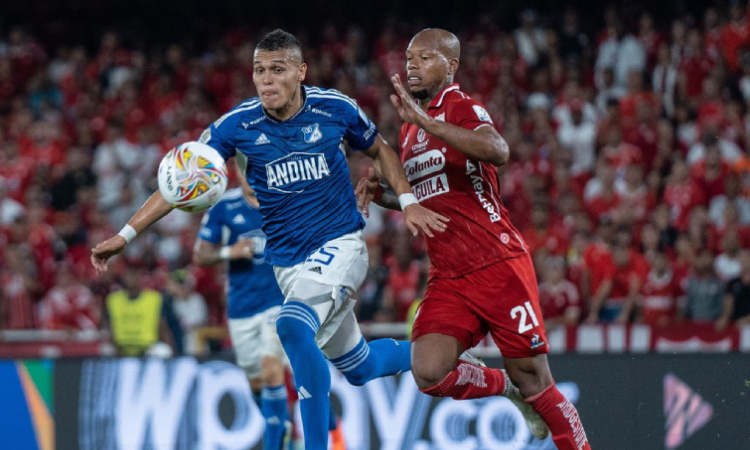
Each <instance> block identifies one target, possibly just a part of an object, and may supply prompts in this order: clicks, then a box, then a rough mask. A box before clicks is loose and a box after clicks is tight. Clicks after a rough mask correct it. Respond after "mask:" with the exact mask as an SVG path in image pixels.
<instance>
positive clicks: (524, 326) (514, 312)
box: [510, 302, 539, 334]
mask: <svg viewBox="0 0 750 450" xmlns="http://www.w3.org/2000/svg"><path fill="white" fill-rule="evenodd" d="M523 305H524V306H525V308H524V306H520V305H519V306H516V307H515V308H513V309H511V310H510V318H511V319H515V318H516V317H518V316H521V317H520V320H519V321H518V334H524V333H525V332H527V331H529V330H531V329H533V328H534V327H536V326H539V321H538V320H537V318H536V314H534V308H532V307H531V303H529V302H526V303H524V304H523ZM526 311H528V314H527V313H526ZM528 316H531V322H532V323H533V324H534V325H531V324H530V323H527V322H526V320H527V319H528Z"/></svg>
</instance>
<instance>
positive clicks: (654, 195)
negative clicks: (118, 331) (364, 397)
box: [0, 3, 750, 329]
mask: <svg viewBox="0 0 750 450" xmlns="http://www.w3.org/2000/svg"><path fill="white" fill-rule="evenodd" d="M579 13H580V11H576V10H575V9H574V8H568V9H566V10H565V13H564V14H562V15H550V16H543V15H542V16H540V15H539V14H538V13H537V12H535V11H532V10H525V11H523V12H522V13H521V14H520V15H519V17H518V21H517V27H516V28H515V29H501V27H500V26H498V25H497V24H495V23H493V21H492V20H489V19H487V18H478V19H476V20H475V21H474V23H468V24H465V26H464V27H463V28H462V29H457V30H452V31H455V32H457V34H458V35H459V37H460V38H461V41H462V45H463V47H462V55H461V70H460V72H459V76H458V79H457V82H458V83H460V85H461V89H462V90H463V91H464V92H466V93H467V94H469V95H471V96H473V97H475V98H477V99H478V100H480V101H481V102H483V103H484V104H485V105H487V107H488V110H489V113H490V115H491V116H492V118H493V120H494V122H495V125H496V127H497V129H498V130H499V131H500V132H501V134H502V135H503V136H504V138H505V139H506V141H507V142H508V144H509V145H510V148H511V161H510V162H509V163H508V164H507V165H506V166H505V167H504V168H503V169H502V174H501V185H502V187H503V190H502V198H503V201H504V203H505V205H506V207H507V208H508V210H509V214H510V219H511V221H512V222H513V223H514V224H515V225H516V227H518V228H519V230H521V231H522V233H523V236H524V238H525V241H526V242H527V244H528V246H529V248H530V250H531V251H532V252H533V255H534V260H535V264H536V268H537V274H538V277H539V281H540V291H541V296H542V304H543V310H544V314H545V321H547V322H548V324H549V325H551V324H563V325H575V324H578V323H601V322H644V323H647V324H651V325H654V326H667V325H669V324H670V323H673V322H674V321H682V320H689V321H696V322H704V323H705V322H710V323H713V324H714V325H715V327H716V328H717V329H725V328H726V327H729V326H735V325H738V324H750V9H749V8H748V7H747V5H745V4H741V3H732V4H728V5H719V7H716V8H714V7H710V8H707V9H705V10H703V11H701V14H700V15H690V16H688V15H686V16H675V17H673V19H672V20H671V21H662V22H657V21H655V20H654V17H653V16H652V15H651V14H649V12H647V11H645V10H644V11H641V12H640V13H639V14H636V15H634V14H630V16H632V17H630V18H628V17H622V14H620V13H621V11H619V10H618V9H616V8H606V9H604V14H603V17H597V20H596V21H595V22H596V23H597V24H598V25H597V29H595V30H593V31H592V30H589V29H588V28H587V27H585V26H584V24H583V21H582V19H581V16H580V14H579ZM589 26H590V24H589ZM413 27H414V25H404V24H401V23H397V22H394V21H386V22H385V23H384V24H383V26H382V27H381V28H380V29H379V31H378V32H377V33H372V32H367V31H365V29H364V28H359V27H357V26H353V25H350V26H346V27H342V26H336V25H334V24H333V23H328V24H326V25H324V26H322V27H321V28H320V29H319V30H318V31H317V32H316V33H315V34H314V35H313V34H312V33H300V37H301V38H302V41H303V43H305V47H306V48H305V60H306V62H307V64H308V72H307V79H306V81H305V84H310V85H318V86H323V87H331V88H335V89H338V90H340V91H341V92H343V93H345V94H347V95H349V96H351V97H353V98H355V99H356V100H357V101H358V103H359V104H360V105H361V106H362V107H363V109H364V110H365V111H366V112H367V113H368V114H369V115H370V116H371V117H372V118H373V119H374V121H375V122H376V123H377V124H378V125H379V127H380V130H381V132H382V134H383V135H384V136H385V137H386V138H387V139H388V140H389V142H391V143H393V144H395V143H397V142H398V133H399V128H400V125H401V123H400V121H399V118H398V116H397V114H396V113H395V110H394V109H393V107H392V106H391V104H390V101H389V98H388V97H389V94H391V93H392V87H391V85H390V82H389V80H388V77H389V75H391V74H393V73H403V72H404V49H405V48H406V44H407V43H408V42H407V41H406V39H407V38H408V37H409V36H411V35H412V34H413V32H414V31H418V30H416V29H412V28H413ZM263 31H267V30H260V29H258V30H253V31H251V32H239V31H237V32H234V31H233V32H229V33H226V34H225V35H222V36H219V37H217V40H216V42H214V43H212V44H211V45H210V48H209V49H208V50H207V51H205V52H194V51H191V47H190V46H187V45H182V44H179V43H173V44H172V43H168V42H165V43H163V44H159V45H154V46H152V47H150V48H148V49H139V48H131V47H129V46H128V45H125V44H123V42H122V40H121V36H120V35H119V34H118V33H117V32H114V31H111V32H106V33H104V34H103V35H102V36H101V40H100V45H99V47H98V49H97V50H96V51H95V52H92V51H89V50H87V49H86V48H84V47H82V46H55V45H54V43H52V42H41V41H39V40H37V39H36V37H35V36H34V34H32V33H31V32H30V31H28V30H27V29H24V28H22V27H13V28H10V29H9V31H8V32H7V33H6V34H5V35H4V36H0V248H2V251H1V252H0V306H1V308H0V310H1V311H2V316H1V320H0V327H1V328H2V329H33V328H46V329H97V328H101V327H104V326H106V325H105V316H106V314H105V308H104V301H105V298H106V296H107V295H108V294H110V293H111V292H112V291H114V290H116V289H119V288H120V287H121V286H123V285H124V284H123V283H125V284H126V283H127V282H125V281H123V280H122V278H123V277H124V275H125V274H126V273H127V272H129V271H131V270H132V268H134V267H137V268H138V269H139V270H138V271H139V272H141V273H140V274H139V276H140V277H141V278H140V281H139V283H141V284H142V286H143V287H144V288H145V287H150V288H153V289H156V290H160V291H162V292H164V293H165V296H170V297H171V298H172V301H171V302H170V304H171V305H172V308H173V310H174V316H175V317H176V321H177V322H181V323H182V324H183V325H184V328H191V327H195V326H196V324H198V325H200V324H222V323H223V322H224V320H225V319H224V309H223V298H224V297H223V283H224V281H223V275H222V273H221V269H220V268H219V269H216V268H200V267H197V266H195V265H192V264H191V249H192V247H193V243H194V240H195V237H196V234H197V231H198V228H199V225H200V220H201V215H200V214H192V215H191V214H187V213H182V212H179V211H176V212H173V213H172V214H171V215H170V216H168V218H166V219H165V220H162V221H161V222H159V223H158V224H157V226H156V227H155V228H154V229H152V230H149V231H148V232H146V233H144V235H142V236H139V237H138V239H136V240H135V241H134V242H133V243H131V244H130V245H129V246H128V249H127V251H126V253H125V254H124V255H123V256H121V257H119V258H116V260H115V261H114V263H113V264H112V267H111V268H110V270H109V271H108V272H106V273H105V274H103V275H102V276H98V277H97V276H95V273H94V270H93V268H92V267H91V264H90V262H89V255H90V249H91V248H92V247H93V245H94V244H95V243H97V242H100V241H101V240H103V239H104V238H106V237H108V236H111V235H113V234H114V233H116V231H117V230H119V229H120V227H122V225H123V224H124V223H125V222H126V220H127V219H128V218H129V217H130V215H131V214H132V213H133V212H134V211H135V210H136V209H137V208H138V207H139V206H140V205H141V204H142V203H143V202H144V201H145V199H146V198H147V197H148V195H150V193H151V192H153V191H154V190H155V189H156V177H155V173H156V169H157V166H158V164H159V161H160V158H161V156H162V155H163V154H164V153H165V152H166V151H167V150H168V149H170V148H172V147H174V146H176V145H177V144H180V143H182V142H185V141H189V140H195V139H197V138H198V136H199V135H200V133H201V132H202V131H203V129H205V128H206V127H207V126H208V125H209V124H210V123H211V122H212V121H214V120H216V118H218V117H219V116H220V115H221V114H223V113H224V112H225V111H227V110H229V109H230V108H232V107H233V106H234V105H235V104H237V103H239V102H241V101H242V100H244V99H246V98H248V97H251V96H253V95H254V87H253V84H252V80H251V77H252V53H253V48H254V39H257V37H258V36H260V35H261V34H262V32H263ZM289 31H292V32H294V31H296V30H294V29H290V30H289ZM313 36H314V38H313ZM350 153H351V154H350V168H351V174H352V181H353V182H355V183H356V181H357V180H358V179H359V178H360V177H361V176H363V175H364V174H366V173H367V168H368V167H367V164H368V163H367V161H366V158H364V157H363V156H362V155H359V154H357V153H354V152H350ZM371 208H372V211H371V217H370V218H369V219H368V225H367V227H366V230H365V233H366V236H367V239H368V245H369V249H370V273H369V274H368V277H367V280H366V282H365V284H364V285H363V287H362V289H361V291H360V292H359V294H358V299H359V306H358V308H359V309H358V314H359V317H360V320H361V321H382V322H388V321H405V320H407V318H408V315H409V313H410V309H411V307H412V305H413V302H414V301H415V300H416V299H418V298H419V297H420V295H421V290H422V289H423V287H424V284H425V281H426V276H427V269H428V265H429V261H427V259H426V256H425V251H424V244H423V242H422V241H421V238H417V239H415V238H412V237H411V236H410V234H409V233H408V231H406V230H405V229H404V228H403V225H402V221H401V220H399V218H398V214H400V213H393V212H385V211H383V210H379V209H377V208H376V207H374V206H373V207H371ZM186 268H187V269H188V271H187V273H186V272H185V271H184V270H182V269H186ZM144 269H145V270H144ZM174 271H179V272H177V273H173V272H174ZM178 285H179V286H178Z"/></svg>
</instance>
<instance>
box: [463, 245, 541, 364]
mask: <svg viewBox="0 0 750 450" xmlns="http://www.w3.org/2000/svg"><path fill="white" fill-rule="evenodd" d="M470 278H471V285H472V286H473V289H474V295H473V296H472V302H473V304H472V309H473V310H474V311H475V312H476V314H477V315H479V316H480V317H481V318H482V320H483V321H484V322H485V323H486V324H487V327H488V329H489V331H490V334H491V335H492V338H493V340H494V341H495V343H496V344H497V346H498V347H499V348H500V351H501V352H502V354H503V356H507V357H509V358H525V357H532V356H536V355H540V354H546V353H549V347H548V345H547V333H546V331H545V328H544V321H543V319H542V312H541V308H540V306H539V290H538V288H537V281H536V275H535V274H534V266H533V264H532V262H531V258H530V257H529V256H528V254H524V255H522V256H519V257H516V258H512V259H508V260H504V261H500V262H498V263H495V264H493V265H491V266H488V267H485V268H484V269H481V270H478V271H476V272H474V273H472V274H471V275H470Z"/></svg>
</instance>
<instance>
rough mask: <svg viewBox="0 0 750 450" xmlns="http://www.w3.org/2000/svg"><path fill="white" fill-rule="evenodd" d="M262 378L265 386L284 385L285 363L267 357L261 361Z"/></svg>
mask: <svg viewBox="0 0 750 450" xmlns="http://www.w3.org/2000/svg"><path fill="white" fill-rule="evenodd" d="M261 378H262V380H263V384H264V385H265V386H278V385H279V384H282V383H284V363H283V362H281V360H280V359H279V358H276V357H273V356H265V357H263V360H262V361H261Z"/></svg>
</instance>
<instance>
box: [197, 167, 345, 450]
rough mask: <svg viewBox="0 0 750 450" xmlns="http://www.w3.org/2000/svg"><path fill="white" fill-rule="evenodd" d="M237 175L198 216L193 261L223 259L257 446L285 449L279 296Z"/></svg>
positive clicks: (250, 197) (254, 208)
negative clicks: (255, 412)
mask: <svg viewBox="0 0 750 450" xmlns="http://www.w3.org/2000/svg"><path fill="white" fill-rule="evenodd" d="M238 181H239V184H240V187H238V188H235V189H231V190H229V191H227V193H226V194H224V196H223V197H222V198H221V200H219V202H218V203H217V204H216V205H214V206H213V207H212V208H211V209H210V210H208V211H207V212H206V214H205V216H204V217H203V222H202V224H201V229H200V232H199V234H198V239H196V241H195V249H194V250H193V262H194V263H196V264H198V265H201V266H212V265H215V264H219V263H223V262H227V263H228V283H227V288H228V289H227V291H228V292H227V316H228V317H229V334H230V336H231V338H232V345H233V346H234V350H235V353H236V355H237V364H238V365H239V366H240V367H242V369H243V370H244V371H245V373H246V374H247V377H248V380H249V382H250V387H251V389H252V392H253V396H254V397H255V398H256V401H257V402H258V403H259V406H260V410H261V413H262V414H263V418H264V419H265V421H266V431H265V436H264V438H263V449H264V450H280V449H287V448H290V447H289V444H290V443H288V442H285V440H286V439H285V438H286V437H287V436H290V434H287V433H288V432H290V431H291V421H290V419H289V411H288V406H287V394H286V385H285V378H286V377H285V373H286V372H285V370H286V367H287V365H288V364H289V360H288V358H287V356H286V353H284V349H283V347H282V345H281V341H280V340H279V337H278V334H277V333H276V315H277V314H278V312H279V310H280V309H281V305H282V303H284V296H283V295H282V293H281V291H280V290H279V285H278V284H277V283H276V277H275V276H274V273H273V268H272V266H270V265H269V264H266V262H265V257H264V254H263V253H264V249H265V247H266V235H265V233H263V230H262V229H261V228H262V226H263V220H262V218H261V215H260V209H259V207H260V206H259V204H258V199H257V198H256V196H255V191H253V189H252V188H251V187H250V185H249V184H247V181H246V180H245V179H244V176H243V174H242V173H239V177H238ZM328 427H329V429H330V431H331V440H332V441H333V442H334V448H337V447H336V446H335V445H336V444H338V445H339V446H340V447H339V448H343V437H342V435H341V433H340V430H338V429H337V428H336V427H337V424H336V417H335V414H334V413H333V411H331V412H330V417H329V424H328ZM337 441H339V442H337Z"/></svg>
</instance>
